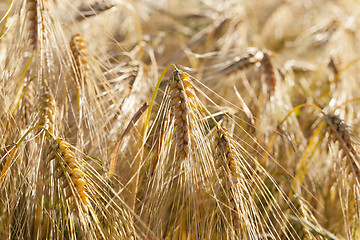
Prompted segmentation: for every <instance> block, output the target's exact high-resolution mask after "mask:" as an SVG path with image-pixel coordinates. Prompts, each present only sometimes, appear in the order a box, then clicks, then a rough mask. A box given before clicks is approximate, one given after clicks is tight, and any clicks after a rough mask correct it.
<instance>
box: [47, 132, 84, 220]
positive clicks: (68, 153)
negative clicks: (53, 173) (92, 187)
mask: <svg viewBox="0 0 360 240" xmlns="http://www.w3.org/2000/svg"><path fill="white" fill-rule="evenodd" d="M70 148H71V145H70V144H69V143H68V142H66V141H65V140H63V139H55V140H54V142H53V144H52V149H53V151H54V157H55V159H56V160H57V163H56V164H57V166H58V167H57V170H58V174H59V175H60V177H59V178H60V179H63V188H64V190H65V199H68V200H69V203H70V204H71V210H72V211H75V210H76V209H77V207H81V209H82V211H83V212H84V213H87V207H88V205H89V204H90V202H89V195H88V193H87V191H86V185H87V183H86V181H85V179H84V177H83V175H84V173H83V171H82V170H81V167H80V162H79V157H78V156H77V155H76V154H75V153H74V152H73V151H72V150H71V149H70ZM75 198H76V199H80V201H77V200H75ZM77 202H78V203H77Z"/></svg>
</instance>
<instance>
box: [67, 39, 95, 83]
mask: <svg viewBox="0 0 360 240" xmlns="http://www.w3.org/2000/svg"><path fill="white" fill-rule="evenodd" d="M70 49H71V52H72V54H73V56H74V59H75V65H76V70H75V71H76V73H75V76H76V79H80V80H81V81H82V82H83V83H84V84H87V81H88V73H89V71H90V67H89V64H88V61H87V57H88V54H87V52H86V45H85V41H84V40H83V38H82V36H81V35H80V34H75V35H74V36H72V37H71V40H70ZM77 84H81V83H77Z"/></svg>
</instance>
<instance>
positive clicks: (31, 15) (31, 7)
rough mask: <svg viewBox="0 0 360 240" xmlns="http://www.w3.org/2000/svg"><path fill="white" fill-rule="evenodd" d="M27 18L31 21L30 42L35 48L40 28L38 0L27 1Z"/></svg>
mask: <svg viewBox="0 0 360 240" xmlns="http://www.w3.org/2000/svg"><path fill="white" fill-rule="evenodd" d="M27 18H28V23H29V40H28V43H29V45H30V46H31V47H32V49H33V50H35V49H36V45H37V36H38V33H37V29H38V26H37V25H38V20H37V18H38V14H37V0H28V1H27Z"/></svg>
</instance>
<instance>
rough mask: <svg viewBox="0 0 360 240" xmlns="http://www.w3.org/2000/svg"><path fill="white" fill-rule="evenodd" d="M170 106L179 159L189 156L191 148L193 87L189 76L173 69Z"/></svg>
mask: <svg viewBox="0 0 360 240" xmlns="http://www.w3.org/2000/svg"><path fill="white" fill-rule="evenodd" d="M170 82H171V86H170V91H171V93H170V94H171V97H172V101H171V107H172V116H173V117H174V120H175V126H176V130H175V137H176V144H177V149H178V151H179V154H180V158H181V159H186V158H188V157H189V154H190V150H191V132H192V129H191V125H190V118H191V117H192V116H191V111H190V110H189V108H194V107H195V106H194V104H193V103H192V100H193V98H194V97H195V92H194V87H193V85H192V83H191V80H190V76H189V75H188V74H186V73H184V72H182V71H180V70H175V71H174V72H173V73H172V75H171V77H170Z"/></svg>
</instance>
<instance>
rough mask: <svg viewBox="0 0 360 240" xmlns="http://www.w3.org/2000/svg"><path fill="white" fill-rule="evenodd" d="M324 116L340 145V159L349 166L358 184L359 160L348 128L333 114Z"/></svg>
mask: <svg viewBox="0 0 360 240" xmlns="http://www.w3.org/2000/svg"><path fill="white" fill-rule="evenodd" d="M324 116H325V119H326V122H327V124H328V126H329V128H330V129H331V133H332V135H333V137H334V140H335V142H339V144H340V149H341V150H342V156H341V157H342V158H346V159H347V163H348V164H349V165H350V167H351V169H352V171H353V173H354V177H355V178H356V180H357V182H358V183H359V184H360V158H359V156H358V154H357V152H356V149H355V147H354V143H353V141H352V139H351V134H350V132H349V130H348V126H347V125H346V124H345V122H344V121H343V120H341V119H340V118H339V117H338V116H336V115H334V114H325V115H324Z"/></svg>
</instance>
